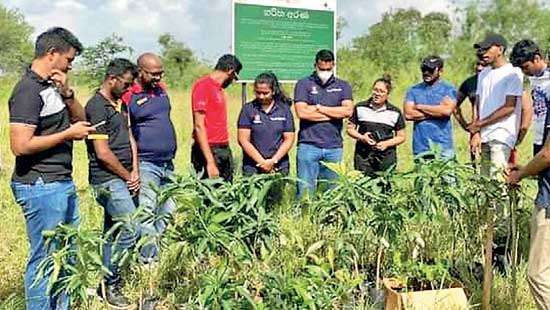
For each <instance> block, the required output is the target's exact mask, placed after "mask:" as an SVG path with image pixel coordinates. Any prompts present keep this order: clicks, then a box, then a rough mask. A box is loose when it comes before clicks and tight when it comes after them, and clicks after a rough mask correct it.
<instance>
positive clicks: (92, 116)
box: [85, 97, 108, 134]
mask: <svg viewBox="0 0 550 310" xmlns="http://www.w3.org/2000/svg"><path fill="white" fill-rule="evenodd" d="M85 110H86V119H87V120H88V122H90V123H92V125H95V124H97V123H99V122H102V121H105V122H107V121H108V120H107V111H106V110H105V104H104V103H103V102H101V101H100V100H98V99H97V98H96V97H93V98H92V99H91V100H90V101H88V103H87V104H86V109H85ZM95 133H97V134H107V133H108V132H107V124H103V125H101V126H97V127H96V131H95Z"/></svg>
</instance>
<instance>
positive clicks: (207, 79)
mask: <svg viewBox="0 0 550 310" xmlns="http://www.w3.org/2000/svg"><path fill="white" fill-rule="evenodd" d="M241 69H242V64H241V62H240V61H239V59H237V57H236V56H234V55H229V54H227V55H223V56H222V57H220V59H218V63H217V64H216V67H215V68H214V71H213V72H212V73H210V74H209V75H207V76H204V77H202V78H201V79H199V80H198V81H196V82H195V84H194V85H193V90H192V93H191V105H192V109H193V139H194V140H195V142H194V143H193V147H192V150H191V163H192V164H193V167H194V168H195V170H196V171H197V172H198V173H202V176H203V177H204V178H207V177H208V178H217V177H221V178H223V179H224V180H225V181H229V182H231V180H232V178H233V156H232V154H231V149H230V148H229V130H228V127H227V99H226V96H225V92H224V89H225V88H227V87H228V86H229V85H231V83H232V82H233V81H235V80H237V79H238V74H239V72H240V71H241Z"/></svg>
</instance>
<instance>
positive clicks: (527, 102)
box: [516, 91, 533, 145]
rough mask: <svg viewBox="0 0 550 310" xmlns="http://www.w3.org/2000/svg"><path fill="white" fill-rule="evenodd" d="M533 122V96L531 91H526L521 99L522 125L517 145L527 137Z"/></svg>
mask: <svg viewBox="0 0 550 310" xmlns="http://www.w3.org/2000/svg"><path fill="white" fill-rule="evenodd" d="M532 120H533V104H532V102H531V95H530V93H529V91H524V92H523V96H522V97H521V124H520V127H519V132H518V139H517V141H516V145H519V144H520V143H521V142H522V141H523V138H525V135H526V134H527V132H528V131H529V127H531V122H532Z"/></svg>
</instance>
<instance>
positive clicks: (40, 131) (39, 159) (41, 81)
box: [9, 28, 94, 310]
mask: <svg viewBox="0 0 550 310" xmlns="http://www.w3.org/2000/svg"><path fill="white" fill-rule="evenodd" d="M81 50H82V45H81V44H80V42H79V41H78V39H77V38H76V37H75V36H74V35H73V34H72V33H70V32H69V31H68V30H66V29H64V28H52V29H49V30H48V31H46V32H44V33H42V34H40V35H39V36H38V38H37V39H36V49H35V58H34V60H33V61H32V63H31V65H30V67H29V68H28V69H27V70H26V71H25V73H24V74H23V77H22V78H21V80H20V81H19V83H17V85H16V86H15V88H14V89H13V92H12V94H11V97H10V99H9V115H10V145H11V151H12V152H13V154H14V155H15V170H14V172H13V175H12V184H11V187H12V191H13V195H14V196H15V200H16V201H17V203H18V204H19V205H20V206H21V208H22V210H23V215H24V216H25V221H26V226H27V237H28V239H29V243H30V248H29V259H28V262H27V268H26V271H25V297H26V308H27V309H31V310H35V309H68V308H69V300H68V298H67V295H66V294H64V293H61V294H58V295H55V296H54V295H52V294H51V292H49V291H48V290H47V285H48V280H49V277H50V275H51V273H46V274H45V275H44V277H43V278H40V279H37V278H36V274H37V271H38V266H39V265H40V263H41V262H42V260H43V259H44V258H46V257H47V256H48V255H49V254H50V253H51V252H52V251H54V250H55V247H49V248H46V247H45V245H44V239H43V237H42V233H43V232H44V231H47V230H53V229H55V227H56V226H57V225H58V224H71V225H78V222H79V211H78V198H77V195H76V190H75V186H74V183H73V181H72V177H71V174H72V149H73V143H72V141H73V140H79V139H83V138H84V137H86V136H87V135H88V133H90V132H93V130H94V129H93V128H92V127H90V124H89V123H87V122H85V121H84V120H85V115H84V109H83V108H82V106H81V105H80V103H78V102H77V100H76V99H75V97H74V91H73V90H72V89H71V88H70V85H69V81H68V79H67V72H68V71H69V70H70V69H71V63H72V61H73V60H74V58H75V57H76V56H77V55H78V54H79V53H80V52H81Z"/></svg>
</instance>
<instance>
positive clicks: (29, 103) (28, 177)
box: [8, 68, 73, 184]
mask: <svg viewBox="0 0 550 310" xmlns="http://www.w3.org/2000/svg"><path fill="white" fill-rule="evenodd" d="M8 105H9V110H10V123H12V124H13V123H20V124H27V125H32V126H36V129H35V132H34V135H35V136H46V135H51V134H55V133H58V132H61V131H64V130H65V129H67V128H69V126H70V117H69V111H68V110H67V107H66V105H65V103H64V102H63V99H62V98H61V95H60V94H59V93H58V92H57V90H56V89H55V88H54V86H53V85H52V82H51V81H49V80H44V79H42V78H41V77H40V76H39V75H38V74H36V73H35V72H34V71H32V70H31V69H30V68H28V69H27V70H26V71H25V74H24V75H23V77H22V78H21V80H20V81H19V83H17V85H15V88H14V89H13V92H12V94H11V97H10V99H9V104H8ZM72 156H73V143H72V141H65V142H63V143H60V144H58V145H56V146H54V147H52V148H49V149H47V150H44V151H41V152H38V153H35V154H32V155H23V156H16V157H15V169H14V172H13V175H12V180H13V181H16V182H21V183H26V184H31V183H34V182H35V181H36V179H38V178H39V177H41V178H42V180H43V181H44V182H46V183H48V182H54V181H62V180H70V179H71V173H72Z"/></svg>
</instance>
